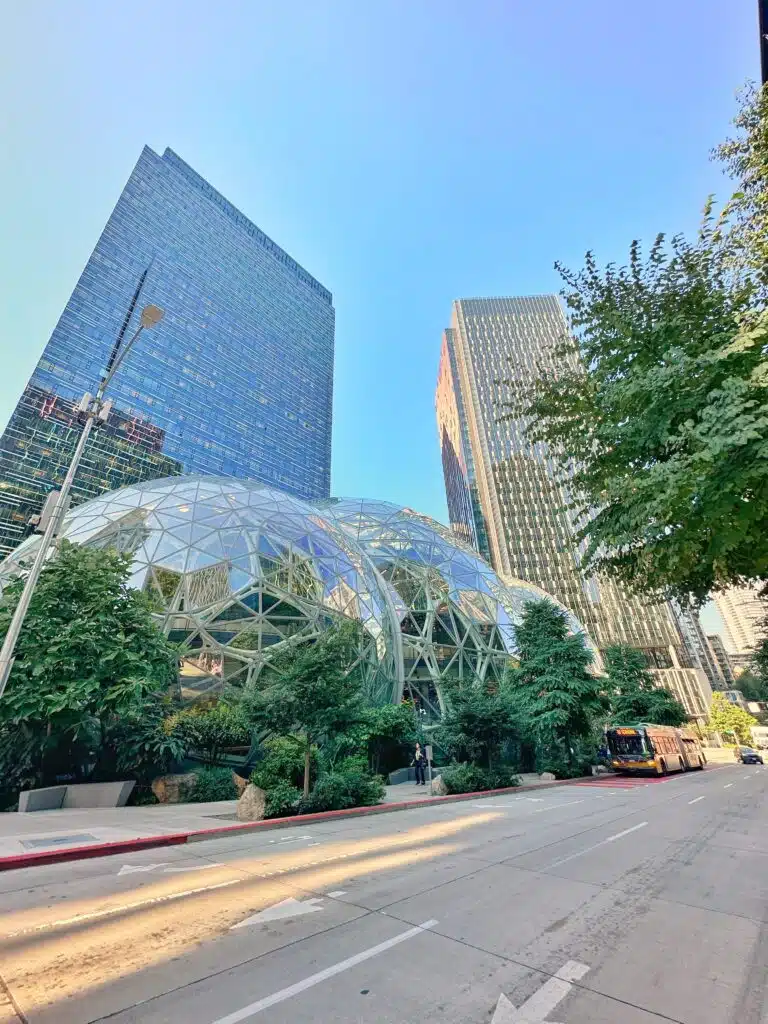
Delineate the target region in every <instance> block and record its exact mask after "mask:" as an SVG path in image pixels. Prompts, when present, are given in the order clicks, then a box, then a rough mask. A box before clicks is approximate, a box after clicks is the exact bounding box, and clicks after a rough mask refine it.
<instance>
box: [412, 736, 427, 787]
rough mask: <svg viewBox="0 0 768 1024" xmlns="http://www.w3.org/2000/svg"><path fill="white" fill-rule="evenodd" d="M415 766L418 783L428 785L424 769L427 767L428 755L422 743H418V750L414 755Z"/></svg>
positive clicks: (418, 784)
mask: <svg viewBox="0 0 768 1024" xmlns="http://www.w3.org/2000/svg"><path fill="white" fill-rule="evenodd" d="M413 767H414V768H415V769H416V785H417V786H426V782H425V781H424V769H425V768H426V767H427V757H426V754H425V753H424V751H423V750H422V749H421V744H420V743H417V744H416V750H415V752H414V755H413Z"/></svg>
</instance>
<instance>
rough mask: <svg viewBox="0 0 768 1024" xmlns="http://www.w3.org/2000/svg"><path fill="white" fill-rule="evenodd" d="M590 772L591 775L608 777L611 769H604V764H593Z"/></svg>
mask: <svg viewBox="0 0 768 1024" xmlns="http://www.w3.org/2000/svg"><path fill="white" fill-rule="evenodd" d="M591 770H592V774H593V775H610V774H611V769H610V768H606V767H605V765H604V764H593V765H592V769H591Z"/></svg>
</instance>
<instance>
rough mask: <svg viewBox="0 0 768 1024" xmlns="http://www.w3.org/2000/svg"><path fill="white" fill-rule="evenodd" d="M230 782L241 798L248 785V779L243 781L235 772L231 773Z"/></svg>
mask: <svg viewBox="0 0 768 1024" xmlns="http://www.w3.org/2000/svg"><path fill="white" fill-rule="evenodd" d="M232 781H233V782H234V784H235V789H236V790H237V795H238V796H242V795H243V793H244V792H245V787H246V786H247V785H248V779H244V778H243V776H242V775H238V774H237V772H232Z"/></svg>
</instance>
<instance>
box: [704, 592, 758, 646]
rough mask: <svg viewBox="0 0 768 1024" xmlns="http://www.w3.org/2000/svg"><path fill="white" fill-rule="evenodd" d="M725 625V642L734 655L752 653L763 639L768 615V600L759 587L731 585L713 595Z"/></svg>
mask: <svg viewBox="0 0 768 1024" xmlns="http://www.w3.org/2000/svg"><path fill="white" fill-rule="evenodd" d="M713 600H714V602H715V607H716V608H717V610H718V612H719V613H720V617H721V618H722V620H723V625H724V627H725V635H724V637H723V639H724V640H725V645H726V647H727V649H728V653H729V654H731V655H734V654H736V655H739V654H748V653H749V652H750V651H752V650H754V648H755V647H756V646H757V644H758V643H759V641H760V637H761V633H762V629H763V625H764V623H765V622H766V620H767V619H768V602H766V600H765V599H764V598H762V597H760V591H759V588H758V587H729V589H728V590H724V591H722V593H719V594H715V595H714V597H713Z"/></svg>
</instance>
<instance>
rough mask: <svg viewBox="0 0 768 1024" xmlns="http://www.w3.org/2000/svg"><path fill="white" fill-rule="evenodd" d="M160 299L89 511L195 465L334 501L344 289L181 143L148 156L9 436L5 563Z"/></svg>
mask: <svg viewBox="0 0 768 1024" xmlns="http://www.w3.org/2000/svg"><path fill="white" fill-rule="evenodd" d="M149 303H153V304H155V305H158V306H160V307H161V308H162V309H164V310H165V317H164V319H163V320H162V322H161V323H160V324H159V325H158V326H157V327H155V328H154V330H152V331H147V332H145V333H144V334H143V335H142V336H141V338H140V339H139V340H138V342H137V344H136V345H135V347H134V348H133V349H132V350H131V352H130V354H129V355H128V356H127V357H126V359H125V362H124V363H123V365H122V366H121V367H120V369H119V371H118V373H117V374H116V375H115V378H114V380H113V382H112V384H111V385H110V397H111V398H113V399H114V402H115V405H114V410H113V412H112V413H111V415H110V417H109V421H108V422H107V423H106V424H105V425H104V426H103V427H102V428H101V429H100V430H99V431H98V432H94V434H92V436H91V440H90V441H89V444H88V447H87V449H86V452H85V456H84V458H83V462H82V464H81V468H80V471H79V473H78V476H77V479H76V481H75V486H74V491H73V500H74V502H75V503H78V502H80V501H83V500H85V499H86V498H91V497H94V496H95V495H98V494H100V493H102V492H104V491H109V490H111V489H113V488H115V487H118V486H120V485H122V484H127V483H132V482H137V481H140V480H144V479H150V478H153V477H163V476H168V475H169V474H177V473H187V472H194V473H207V474H218V475H225V476H233V477H241V478H249V479H255V480H260V481H262V482H264V483H267V484H270V485H273V486H276V487H279V488H281V489H282V490H284V491H288V492H289V493H291V494H294V495H297V496H299V497H303V498H322V497H327V496H328V494H329V489H330V464H331V419H332V399H333V347H334V309H333V303H332V297H331V293H330V292H329V291H328V290H327V289H326V288H324V287H323V286H322V285H321V284H320V283H319V282H318V281H316V280H315V278H313V277H312V276H311V275H310V274H308V273H307V271H306V270H304V269H303V268H302V267H301V266H299V264H298V263H296V261H295V260H293V259H291V257H290V256H288V255H287V253H285V252H284V251H283V250H282V249H281V248H280V247H279V246H278V245H276V244H275V243H274V242H273V241H272V240H271V239H270V238H268V237H267V236H266V235H265V234H264V233H263V232H262V231H261V230H259V228H257V227H256V225H255V224H253V223H252V222H251V221H250V220H248V218H247V217H245V216H244V215H243V214H242V213H240V212H239V210H237V209H236V208H235V207H234V206H232V204H231V203H229V202H228V201H227V200H226V199H225V198H224V197H223V196H222V195H220V194H219V193H218V192H217V191H216V190H215V189H214V188H212V187H211V186H210V185H209V184H208V182H207V181H205V180H204V179H203V178H201V177H200V176H199V175H198V174H196V173H195V171H193V170H192V168H191V167H189V166H188V165H187V164H186V163H184V161H183V160H181V159H180V158H179V157H178V156H177V155H176V154H175V153H174V152H172V150H170V149H166V151H165V152H164V154H163V155H162V156H158V155H157V154H156V153H154V152H153V151H152V150H151V149H149V148H145V149H144V151H143V152H142V154H141V156H140V157H139V161H138V163H137V164H136V167H135V168H134V170H133V173H132V174H131V176H130V178H129V179H128V183H127V184H126V186H125V188H124V189H123V192H122V194H121V195H120V198H119V199H118V201H117V205H116V206H115V209H114V210H113V212H112V215H111V216H110V218H109V220H108V222H107V225H106V227H105V228H104V231H103V233H102V235H101V237H100V239H99V241H98V242H97V244H96V248H95V249H94V251H93V253H92V255H91V257H90V259H89V260H88V263H87V264H86V267H85V269H84V271H83V273H82V275H81V277H80V280H79V281H78V283H77V285H76V286H75V290H74V291H73V293H72V295H71V297H70V299H69V302H68V303H67V305H66V308H65V309H64V312H63V313H62V315H61V318H60V320H59V322H58V324H57V325H56V327H55V329H54V331H53V334H52V335H51V338H50V340H49V342H48V344H47V345H46V347H45V351H44V352H43V355H42V358H41V359H40V361H39V363H38V364H37V367H36V369H35V371H34V372H33V374H32V377H31V379H30V381H29V383H28V385H27V387H26V388H25V390H24V393H23V394H22V396H21V399H20V401H19V403H18V405H17V406H16V409H15V411H14V413H13V415H12V416H11V419H10V422H9V423H8V426H7V428H6V430H5V432H4V433H3V435H2V438H1V439H0V555H2V554H5V553H7V552H8V551H9V550H11V549H12V548H14V547H15V546H16V545H17V544H18V543H19V541H20V540H21V539H22V538H23V537H25V536H26V535H27V533H29V531H30V529H31V527H30V518H31V517H32V516H33V515H35V514H36V513H39V511H40V509H41V507H42V505H43V502H44V499H45V496H46V495H47V493H48V492H49V491H50V490H52V489H53V488H55V487H56V486H57V485H58V484H59V483H60V482H61V480H62V478H63V475H64V472H65V470H66V467H67V465H68V463H69V460H70V458H71V455H72V452H73V450H74V446H75V444H76V441H77V436H78V434H79V430H80V428H79V426H78V424H77V422H76V416H75V406H76V404H77V403H78V402H79V400H80V398H81V397H82V395H83V393H84V392H86V391H90V392H93V391H95V389H96V386H97V385H98V382H99V380H100V379H101V377H102V375H103V374H104V373H105V371H106V370H107V367H108V365H109V364H110V362H111V360H113V359H114V356H115V352H116V348H117V346H119V345H120V344H121V343H124V342H125V341H126V340H127V339H128V338H130V337H131V335H132V334H133V332H134V330H135V328H136V326H137V325H138V322H139V317H140V314H141V310H142V308H143V307H144V306H146V305H147V304H149Z"/></svg>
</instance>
